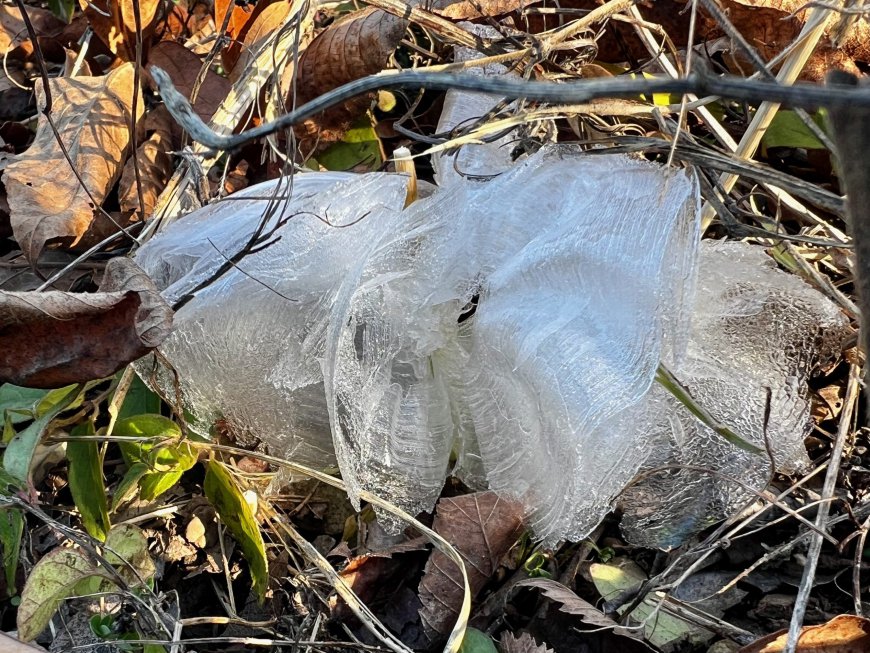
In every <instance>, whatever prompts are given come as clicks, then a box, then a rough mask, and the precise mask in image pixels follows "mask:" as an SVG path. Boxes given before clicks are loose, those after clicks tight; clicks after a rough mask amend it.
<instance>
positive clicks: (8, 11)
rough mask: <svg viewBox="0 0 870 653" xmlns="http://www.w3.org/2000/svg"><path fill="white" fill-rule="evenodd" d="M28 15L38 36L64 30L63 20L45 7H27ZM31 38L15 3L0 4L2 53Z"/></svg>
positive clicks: (0, 42) (0, 44)
mask: <svg viewBox="0 0 870 653" xmlns="http://www.w3.org/2000/svg"><path fill="white" fill-rule="evenodd" d="M27 16H28V18H30V22H31V23H33V31H34V32H36V35H37V36H52V35H55V34H58V33H60V31H61V30H63V27H64V24H63V21H61V20H60V19H58V18H56V17H55V16H54V14H52V13H51V12H50V11H46V10H45V9H37V8H36V7H27ZM29 39H30V36H29V35H28V34H27V28H26V27H25V25H24V19H22V18H21V12H19V11H18V7H16V6H15V5H7V4H3V5H0V54H3V53H5V52H7V51H9V50H11V49H12V48H14V47H16V46H18V45H20V44H21V43H22V42H23V41H27V40H29Z"/></svg>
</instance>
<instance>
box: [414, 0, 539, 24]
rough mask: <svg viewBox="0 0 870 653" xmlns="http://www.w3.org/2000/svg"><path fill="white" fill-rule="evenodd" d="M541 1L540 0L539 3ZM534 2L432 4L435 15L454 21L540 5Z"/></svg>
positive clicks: (472, 0) (492, 0)
mask: <svg viewBox="0 0 870 653" xmlns="http://www.w3.org/2000/svg"><path fill="white" fill-rule="evenodd" d="M539 1H540V0H538V2H539ZM538 2H535V1H534V0H533V1H532V2H529V1H527V0H460V1H459V2H455V1H453V0H438V1H437V2H434V3H433V4H432V7H431V9H430V11H431V12H432V13H433V14H438V15H440V16H444V17H445V18H450V19H452V20H474V19H476V18H484V17H487V16H489V17H495V16H503V15H505V14H510V13H513V12H515V11H517V10H518V9H521V8H523V7H528V6H530V5H534V4H538Z"/></svg>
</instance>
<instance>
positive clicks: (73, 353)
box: [0, 257, 172, 388]
mask: <svg viewBox="0 0 870 653" xmlns="http://www.w3.org/2000/svg"><path fill="white" fill-rule="evenodd" d="M0 307H2V310H0V349H2V350H3V351H4V356H3V359H2V361H0V382H4V383H5V382H9V383H14V384H16V385H23V386H28V387H34V388H56V387H59V386H63V385H68V384H70V383H79V382H82V381H89V380H92V379H99V378H104V377H107V376H111V375H112V374H114V373H115V372H117V371H118V370H119V369H120V368H121V367H123V366H124V365H126V364H127V363H129V362H130V361H134V360H136V359H137V358H141V357H142V356H144V355H145V354H146V353H148V352H149V351H151V350H152V349H153V348H154V347H156V346H158V345H159V344H160V343H161V342H163V340H164V339H165V338H166V337H167V336H168V335H169V332H170V330H171V326H172V310H171V309H170V308H169V306H168V305H167V304H166V303H165V302H164V301H163V298H162V297H160V294H159V293H158V292H157V289H156V288H155V287H154V285H153V283H152V282H151V280H150V279H149V278H148V277H147V276H146V275H145V273H144V272H142V270H141V269H139V267H138V266H137V265H136V264H135V263H133V261H131V260H129V259H127V258H124V257H118V258H114V259H112V260H111V261H109V263H108V264H107V266H106V271H105V275H104V280H103V284H102V286H101V290H100V292H97V293H68V292H60V291H50V292H3V291H0Z"/></svg>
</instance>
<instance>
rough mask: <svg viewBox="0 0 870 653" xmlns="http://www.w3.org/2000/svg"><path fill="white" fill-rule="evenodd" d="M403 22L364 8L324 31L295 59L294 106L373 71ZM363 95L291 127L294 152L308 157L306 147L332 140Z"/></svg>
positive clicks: (364, 102)
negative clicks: (295, 144) (295, 143)
mask: <svg viewBox="0 0 870 653" xmlns="http://www.w3.org/2000/svg"><path fill="white" fill-rule="evenodd" d="M407 26H408V21H406V20H404V19H401V18H397V17H396V16H392V15H391V14H388V13H387V12H385V11H382V10H380V9H375V8H373V7H369V8H368V9H363V10H362V11H357V12H354V13H353V14H349V15H348V16H345V17H344V18H342V19H341V20H339V21H338V22H336V23H335V24H333V25H330V26H329V27H327V28H326V29H325V30H324V31H323V32H321V33H320V34H319V35H318V36H317V38H315V39H314V40H313V41H312V42H311V44H310V45H309V46H308V48H307V49H306V50H305V52H304V53H302V56H301V57H300V58H299V66H298V75H297V80H298V81H297V87H296V98H295V102H294V98H293V97H292V96H291V97H289V98H288V100H287V102H288V104H290V105H296V106H298V105H300V104H303V103H305V102H308V101H310V100H313V99H314V98H316V97H317V96H319V95H322V94H324V93H326V92H327V91H331V90H332V89H334V88H336V87H338V86H341V85H342V84H345V83H347V82H351V81H353V80H355V79H359V78H361V77H365V76H366V75H373V74H375V73H379V72H381V71H382V70H384V69H385V68H387V66H388V65H389V62H390V57H391V56H392V55H393V52H395V50H396V47H397V46H398V45H399V41H401V40H402V36H403V35H404V34H405V29H406V28H407ZM373 97H374V96H373V95H372V94H369V95H363V96H360V97H357V98H354V99H353V100H350V101H348V102H346V103H345V104H342V105H340V106H337V107H334V108H332V109H329V110H328V111H325V112H323V113H321V114H320V115H319V116H317V117H316V118H314V119H311V120H307V121H305V122H304V123H303V124H302V125H300V126H298V127H297V128H295V131H296V135H297V137H298V138H299V139H300V140H301V142H300V146H299V147H300V150H301V151H302V152H303V153H304V154H309V153H310V150H311V145H312V144H313V143H314V142H319V143H321V144H323V145H328V144H329V143H332V142H335V141H338V140H340V139H341V137H342V135H343V134H344V132H345V131H346V130H347V129H348V127H350V125H351V124H352V123H353V122H354V121H355V120H356V119H358V118H359V117H360V115H361V114H362V113H363V112H364V111H365V110H366V108H368V106H369V105H370V104H371V102H372V98H373Z"/></svg>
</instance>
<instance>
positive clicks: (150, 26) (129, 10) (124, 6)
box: [79, 0, 161, 61]
mask: <svg viewBox="0 0 870 653" xmlns="http://www.w3.org/2000/svg"><path fill="white" fill-rule="evenodd" d="M160 5H161V2H160V0H79V6H80V7H81V8H82V11H83V12H84V14H85V16H86V17H87V19H88V23H90V25H91V28H93V30H94V34H96V35H97V36H98V37H99V39H100V40H101V41H102V42H103V43H105V44H106V46H108V48H109V50H111V51H112V52H113V53H114V54H116V55H118V56H119V57H121V59H122V60H123V61H136V14H135V10H134V7H136V6H138V8H139V24H140V25H141V27H142V48H143V52H142V59H143V61H144V60H145V59H147V58H148V46H149V44H150V42H151V36H152V35H153V34H154V29H155V27H156V26H157V23H158V19H159V15H158V12H157V10H158V9H159V8H160Z"/></svg>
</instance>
